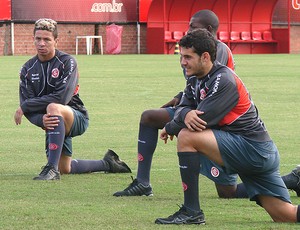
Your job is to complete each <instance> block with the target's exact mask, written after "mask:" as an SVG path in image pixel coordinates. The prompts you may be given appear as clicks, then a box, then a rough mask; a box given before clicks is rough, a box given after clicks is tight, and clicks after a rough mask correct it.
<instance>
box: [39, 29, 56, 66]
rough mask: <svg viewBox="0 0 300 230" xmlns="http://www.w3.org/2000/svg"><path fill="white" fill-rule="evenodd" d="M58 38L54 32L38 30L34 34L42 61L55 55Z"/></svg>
mask: <svg viewBox="0 0 300 230" xmlns="http://www.w3.org/2000/svg"><path fill="white" fill-rule="evenodd" d="M56 44H57V39H55V38H54V36H53V34H52V32H50V31H47V30H37V31H35V35H34V45H35V48H36V50H37V53H38V57H39V59H40V60H41V61H47V60H50V59H51V58H53V57H54V55H55V48H56Z"/></svg>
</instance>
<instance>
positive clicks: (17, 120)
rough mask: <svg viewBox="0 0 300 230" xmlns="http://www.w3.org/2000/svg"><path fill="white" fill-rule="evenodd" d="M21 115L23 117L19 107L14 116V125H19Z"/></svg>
mask: <svg viewBox="0 0 300 230" xmlns="http://www.w3.org/2000/svg"><path fill="white" fill-rule="evenodd" d="M23 115H24V113H23V110H22V109H21V107H19V108H18V109H17V111H16V112H15V116H14V120H15V123H16V125H20V124H21V122H22V116H23Z"/></svg>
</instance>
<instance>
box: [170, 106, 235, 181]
mask: <svg viewBox="0 0 300 230" xmlns="http://www.w3.org/2000/svg"><path fill="white" fill-rule="evenodd" d="M166 110H167V111H168V113H169V115H170V119H173V118H174V115H175V111H176V108H175V107H167V108H166ZM200 173H201V174H202V175H204V176H206V177H207V178H208V179H210V180H212V181H213V182H215V183H217V184H220V185H236V184H237V174H228V173H226V172H225V171H224V169H223V168H222V167H220V166H219V165H217V164H216V163H214V162H213V161H211V160H209V159H208V158H207V157H205V156H204V155H202V154H201V165H200Z"/></svg>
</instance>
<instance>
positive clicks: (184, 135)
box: [177, 129, 191, 146]
mask: <svg viewBox="0 0 300 230" xmlns="http://www.w3.org/2000/svg"><path fill="white" fill-rule="evenodd" d="M189 133H190V132H189V131H188V129H182V130H181V131H180V132H179V134H178V136H177V145H178V146H189V145H190V144H191V143H190V140H191V138H189Z"/></svg>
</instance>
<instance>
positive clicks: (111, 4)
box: [11, 0, 138, 22]
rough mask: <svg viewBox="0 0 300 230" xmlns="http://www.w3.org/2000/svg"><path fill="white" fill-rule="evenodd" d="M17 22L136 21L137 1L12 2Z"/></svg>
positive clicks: (67, 0)
mask: <svg viewBox="0 0 300 230" xmlns="http://www.w3.org/2000/svg"><path fill="white" fill-rule="evenodd" d="M11 1H12V19H13V20H14V21H34V20H37V19H38V18H52V19H54V20H56V21H60V22H136V21H138V5H137V2H138V0H63V1H61V0H51V1H41V0H11Z"/></svg>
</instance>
